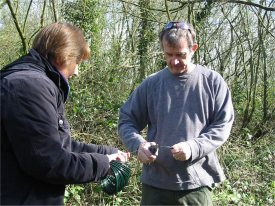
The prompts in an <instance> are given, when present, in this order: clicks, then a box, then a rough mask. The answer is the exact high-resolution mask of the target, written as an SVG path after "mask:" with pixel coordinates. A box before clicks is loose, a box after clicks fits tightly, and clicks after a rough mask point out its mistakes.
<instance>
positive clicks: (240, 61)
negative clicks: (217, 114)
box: [0, 0, 275, 206]
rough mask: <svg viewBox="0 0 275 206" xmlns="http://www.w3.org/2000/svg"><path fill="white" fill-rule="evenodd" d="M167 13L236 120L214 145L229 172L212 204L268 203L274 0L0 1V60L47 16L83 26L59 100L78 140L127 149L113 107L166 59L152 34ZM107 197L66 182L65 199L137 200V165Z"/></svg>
mask: <svg viewBox="0 0 275 206" xmlns="http://www.w3.org/2000/svg"><path fill="white" fill-rule="evenodd" d="M170 20H186V21H188V22H190V23H192V24H193V25H194V27H195V29H196V32H197V43H198V44H199V50H198V51H197V52H196V54H195V56H194V62H195V63H199V64H203V65H206V66H208V67H210V68H212V69H213V70H216V71H218V72H219V73H221V74H222V76H223V77H224V78H225V80H226V82H227V83H228V86H229V87H230V90H231V93H232V97H233V102H234V108H235V113H236V120H235V122H234V126H233V129H232V134H231V136H230V138H229V140H228V142H227V143H226V144H225V145H223V146H222V147H221V148H219V149H218V155H219V157H220V161H221V163H222V165H223V168H224V170H225V173H226V176H227V178H228V179H227V180H226V181H225V182H224V183H223V184H221V185H220V186H218V187H217V188H216V189H214V190H213V199H214V203H215V205H221V206H222V205H274V204H275V175H274V174H275V171H274V170H275V169H274V163H275V158H274V157H275V146H274V145H275V144H274V136H275V106H274V105H275V104H274V100H275V61H274V51H275V0H247V1H245V0H216V1H214V0H75V1H73V0H55V1H54V0H17V1H16V0H14V1H9V0H8V1H3V0H2V1H0V48H1V49H0V66H1V67H0V68H2V67H3V66H4V65H6V64H7V63H9V62H11V61H13V60H15V59H16V58H18V57H19V56H21V55H23V54H25V53H27V52H28V50H29V48H30V46H31V43H32V40H33V38H34V36H35V34H36V33H37V32H38V30H39V29H40V28H41V27H43V26H45V25H47V24H49V23H52V22H55V21H62V22H64V21H66V22H71V23H73V24H75V25H77V26H79V27H81V28H82V29H83V30H84V32H85V35H86V39H87V40H88V41H89V43H90V47H91V51H92V57H91V58H90V60H89V61H86V62H84V63H82V64H81V65H80V76H79V77H78V78H75V79H73V80H72V81H71V83H70V85H71V93H70V98H69V100H68V102H67V104H66V109H67V116H68V118H69V121H70V123H71V127H72V134H73V135H74V137H75V138H76V139H78V140H81V141H85V142H91V143H96V144H108V145H113V146H116V147H119V148H120V149H121V150H125V148H124V147H123V145H122V144H121V142H120V140H119V138H118V135H117V121H118V109H119V107H120V106H121V105H122V104H123V102H124V101H125V100H126V99H127V97H128V96H129V94H130V93H131V92H132V91H133V89H134V88H135V87H136V86H137V85H138V84H139V83H140V82H141V81H142V80H143V79H144V78H145V77H146V76H148V75H149V74H151V73H153V72H156V71H158V70H160V69H162V68H163V66H165V62H164V60H163V56H162V52H161V49H160V45H159V41H158V33H159V32H160V30H161V29H162V27H163V26H164V25H165V23H167V22H168V21H170ZM129 164H130V167H131V170H132V176H131V179H130V183H129V185H128V186H127V187H125V188H124V190H123V191H121V192H119V193H118V194H117V195H115V196H108V195H106V194H105V193H103V192H102V191H101V188H100V184H99V183H91V184H85V185H70V186H68V187H67V189H66V204H67V205H139V201H140V194H141V191H140V181H139V176H140V171H141V165H140V163H139V162H137V160H136V158H135V157H133V158H132V160H131V161H130V163H129Z"/></svg>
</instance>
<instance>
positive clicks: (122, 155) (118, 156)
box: [107, 150, 130, 162]
mask: <svg viewBox="0 0 275 206" xmlns="http://www.w3.org/2000/svg"><path fill="white" fill-rule="evenodd" d="M107 157H108V158H109V162H111V161H112V160H119V161H121V162H127V161H128V160H129V158H130V152H122V151H120V150H118V152H117V153H114V154H110V155H107Z"/></svg>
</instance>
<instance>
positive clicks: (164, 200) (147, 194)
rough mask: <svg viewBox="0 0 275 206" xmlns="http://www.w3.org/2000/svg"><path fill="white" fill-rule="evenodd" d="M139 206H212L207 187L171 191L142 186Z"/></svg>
mask: <svg viewBox="0 0 275 206" xmlns="http://www.w3.org/2000/svg"><path fill="white" fill-rule="evenodd" d="M141 205H185V206H213V203H212V198H211V191H210V189H209V188H208V187H200V188H197V189H193V190H184V191H173V190H164V189H159V188H155V187H151V186H149V185H146V184H142V199H141Z"/></svg>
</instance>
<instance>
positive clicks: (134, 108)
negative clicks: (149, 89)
mask: <svg viewBox="0 0 275 206" xmlns="http://www.w3.org/2000/svg"><path fill="white" fill-rule="evenodd" d="M147 124H148V112H147V101H146V86H145V82H143V83H142V84H141V85H139V86H138V87H137V88H136V89H135V90H134V91H133V93H132V94H131V95H130V97H129V98H128V100H127V101H126V102H125V103H124V105H122V107H121V108H120V112H119V123H118V134H119V136H120V138H121V140H122V142H123V144H124V145H125V146H126V147H127V149H128V150H129V151H130V152H136V151H137V150H138V147H139V145H140V144H141V143H142V142H144V141H145V140H144V138H143V137H142V135H141V131H142V130H143V129H144V128H145V127H146V125H147Z"/></svg>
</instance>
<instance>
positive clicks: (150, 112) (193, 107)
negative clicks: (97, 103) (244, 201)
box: [118, 65, 234, 190]
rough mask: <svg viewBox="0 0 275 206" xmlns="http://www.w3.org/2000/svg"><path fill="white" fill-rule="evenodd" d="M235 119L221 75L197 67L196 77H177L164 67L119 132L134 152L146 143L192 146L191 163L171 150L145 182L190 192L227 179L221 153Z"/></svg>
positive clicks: (133, 100)
mask: <svg viewBox="0 0 275 206" xmlns="http://www.w3.org/2000/svg"><path fill="white" fill-rule="evenodd" d="M233 120H234V110H233V106H232V101H231V96H230V91H229V89H228V86H227V84H226V83H225V81H224V79H223V78H222V77H221V76H220V75H219V74H218V73H217V72H215V71H213V70H210V69H208V68H205V67H203V66H200V65H196V67H195V69H194V70H193V71H192V72H191V73H189V74H184V75H181V76H175V75H173V74H172V73H171V72H170V70H169V69H168V68H164V69H163V70H161V71H159V72H157V73H154V74H152V75H150V76H149V77H148V78H146V79H145V80H144V81H143V82H142V83H141V84H140V85H139V86H138V87H137V88H136V89H135V91H134V92H133V93H132V94H131V95H130V97H129V99H128V100H127V101H126V103H125V104H124V105H123V106H122V107H121V109H120V114H119V125H118V133H119V135H120V137H121V140H122V142H123V144H124V145H125V146H126V147H127V149H128V150H129V151H130V152H134V151H137V149H138V147H139V145H140V144H141V143H142V142H144V141H145V139H146V140H147V141H149V142H156V143H157V144H159V145H161V146H172V145H174V144H176V143H179V142H187V143H188V144H189V146H190V148H191V152H192V155H191V158H190V159H189V160H187V161H177V160H175V159H174V158H173V156H172V154H171V151H170V149H167V148H160V150H159V152H158V156H157V159H156V161H155V162H154V163H152V164H150V165H143V169H142V175H141V181H142V183H145V184H148V185H151V186H154V187H157V188H162V189H169V190H186V189H194V188H197V187H200V186H212V185H213V184H215V183H219V182H221V181H223V180H224V179H225V175H224V173H223V171H222V168H221V166H220V164H219V161H218V158H217V156H216V152H215V151H216V149H217V148H218V147H220V146H221V145H222V144H223V143H224V142H225V141H226V140H227V138H228V137H229V134H230V131H231V127H232V123H233ZM146 127H147V137H146V138H145V139H144V138H143V137H142V135H141V132H142V130H144V128H146Z"/></svg>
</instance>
